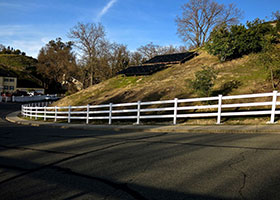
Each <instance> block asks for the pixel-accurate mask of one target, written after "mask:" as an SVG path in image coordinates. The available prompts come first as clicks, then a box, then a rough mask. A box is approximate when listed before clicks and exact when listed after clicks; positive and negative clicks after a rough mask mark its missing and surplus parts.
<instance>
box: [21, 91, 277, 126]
mask: <svg viewBox="0 0 280 200" xmlns="http://www.w3.org/2000/svg"><path fill="white" fill-rule="evenodd" d="M278 96H280V93H278V92H277V91H274V92H272V93H260V94H246V95H235V96H222V95H219V96H216V97H204V98H191V99H177V98H175V99H173V100H165V101H150V102H141V101H138V102H134V103H119V104H113V103H110V104H104V105H86V106H64V107H57V106H55V107H47V106H43V107H42V106H38V105H37V104H29V105H23V106H22V108H21V113H22V115H23V116H25V117H30V119H32V118H34V119H38V118H42V119H44V120H46V119H54V121H55V122H56V121H57V120H58V119H66V120H67V121H68V123H71V120H85V122H86V124H88V123H89V122H90V120H108V124H112V121H113V120H125V119H126V120H135V122H136V124H140V120H142V119H164V118H169V119H173V124H176V123H177V119H180V118H200V117H216V118H217V124H220V123H221V118H222V117H229V116H254V115H270V122H269V123H274V122H275V115H276V114H280V111H277V110H276V106H277V105H280V102H277V97H278ZM260 98H262V99H265V100H266V101H263V102H258V101H256V100H259V99H260ZM270 98H271V99H270ZM241 99H242V100H243V102H242V101H241V102H234V101H236V100H237V101H238V100H241ZM252 99H254V100H255V101H252ZM267 99H268V100H267ZM244 100H246V101H248V100H249V102H245V103H244ZM205 102H206V103H207V104H208V105H204V104H203V103H205ZM189 104H191V105H189ZM196 104H200V105H196ZM166 105H167V107H166ZM170 105H171V106H170ZM155 106H157V107H155ZM159 106H161V107H159ZM240 108H243V109H244V108H246V109H247V110H240V111H236V109H240ZM252 108H259V109H258V110H250V109H252ZM232 109H235V110H232ZM201 110H202V111H201ZM198 111H199V112H198ZM129 113H133V114H129ZM127 114H128V115H127Z"/></svg>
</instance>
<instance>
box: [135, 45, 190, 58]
mask: <svg viewBox="0 0 280 200" xmlns="http://www.w3.org/2000/svg"><path fill="white" fill-rule="evenodd" d="M185 51H186V48H185V47H183V46H180V47H176V46H173V45H169V46H160V45H156V44H153V43H149V44H147V45H145V46H141V47H139V48H138V49H137V52H138V54H141V55H142V61H146V60H149V59H151V58H153V57H155V56H157V55H163V54H173V53H181V52H185ZM135 56H138V58H139V55H137V54H135Z"/></svg>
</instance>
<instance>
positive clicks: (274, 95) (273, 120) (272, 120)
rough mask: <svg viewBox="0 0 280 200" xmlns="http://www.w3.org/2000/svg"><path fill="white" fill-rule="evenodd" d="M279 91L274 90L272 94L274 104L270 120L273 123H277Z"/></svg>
mask: <svg viewBox="0 0 280 200" xmlns="http://www.w3.org/2000/svg"><path fill="white" fill-rule="evenodd" d="M277 93H278V92H277V91H273V96H272V106H271V116H270V122H269V123H271V124H273V123H275V110H276V103H277Z"/></svg>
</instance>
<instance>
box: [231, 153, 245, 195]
mask: <svg viewBox="0 0 280 200" xmlns="http://www.w3.org/2000/svg"><path fill="white" fill-rule="evenodd" d="M244 153H245V152H241V153H240V154H239V155H240V156H241V157H240V159H238V160H236V161H235V162H233V163H230V164H229V165H228V166H229V167H230V168H231V169H233V170H234V171H236V172H238V173H240V174H241V175H242V184H241V186H240V188H239V189H238V193H239V195H240V197H241V199H244V200H246V197H245V196H244V194H243V189H244V188H245V186H246V181H247V175H246V173H245V172H244V171H243V170H241V169H239V168H237V167H234V166H235V165H237V164H239V163H241V162H244V161H245V160H246V159H245V155H244Z"/></svg>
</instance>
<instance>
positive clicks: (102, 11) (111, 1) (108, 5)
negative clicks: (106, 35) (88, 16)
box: [97, 0, 118, 19]
mask: <svg viewBox="0 0 280 200" xmlns="http://www.w3.org/2000/svg"><path fill="white" fill-rule="evenodd" d="M117 1H118V0H110V1H109V3H107V5H106V6H105V7H104V8H103V9H102V10H101V12H100V13H99V14H98V17H97V18H98V19H101V18H102V16H103V15H105V14H106V13H107V12H108V10H109V9H110V8H111V7H112V6H113V5H114V4H115V3H116V2H117Z"/></svg>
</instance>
